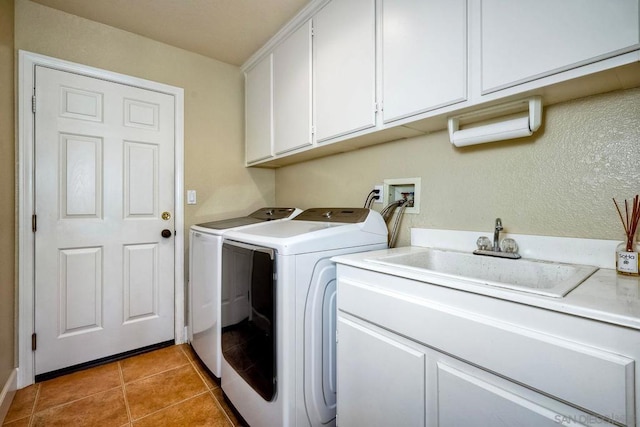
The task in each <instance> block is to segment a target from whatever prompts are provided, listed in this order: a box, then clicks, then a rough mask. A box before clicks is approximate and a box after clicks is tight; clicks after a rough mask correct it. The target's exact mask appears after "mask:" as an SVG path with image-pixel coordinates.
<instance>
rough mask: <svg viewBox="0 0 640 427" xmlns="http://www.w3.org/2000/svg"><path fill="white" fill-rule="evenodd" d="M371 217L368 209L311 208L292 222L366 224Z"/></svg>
mask: <svg viewBox="0 0 640 427" xmlns="http://www.w3.org/2000/svg"><path fill="white" fill-rule="evenodd" d="M368 215H369V209H366V208H311V209H307V210H306V211H303V212H302V213H301V214H300V215H298V216H297V217H295V218H293V219H292V221H320V222H344V223H358V222H364V220H365V219H367V216H368Z"/></svg>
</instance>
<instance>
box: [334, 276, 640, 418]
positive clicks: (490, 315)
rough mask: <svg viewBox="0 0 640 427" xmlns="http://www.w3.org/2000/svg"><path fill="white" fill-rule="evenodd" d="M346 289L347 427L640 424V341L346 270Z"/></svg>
mask: <svg viewBox="0 0 640 427" xmlns="http://www.w3.org/2000/svg"><path fill="white" fill-rule="evenodd" d="M337 278H338V321H337V325H338V326H337V328H338V344H337V381H338V393H337V396H338V402H337V408H338V423H339V425H340V426H343V427H344V426H358V425H367V426H385V425H411V426H419V425H425V426H464V425H473V426H495V425H518V426H536V427H537V426H546V425H548V426H556V425H565V424H566V425H569V424H570V425H598V426H601V425H624V426H635V425H637V424H636V412H637V410H638V408H637V406H638V403H637V399H636V396H637V395H638V385H637V384H638V380H637V378H636V375H637V374H636V369H635V361H636V360H639V359H640V346H638V342H639V340H638V336H639V335H640V333H639V332H638V331H634V330H630V329H628V328H622V327H617V326H614V325H608V324H603V323H600V322H596V321H593V320H588V319H582V318H576V317H574V316H568V315H564V314H562V313H557V312H550V311H548V310H542V309H537V308H535V307H531V306H524V305H521V304H515V303H511V302H508V301H504V300H497V299H493V298H489V297H485V296H482V295H477V294H471V293H467V292H462V291H457V290H454V289H449V288H445V287H441V286H435V285H430V284H426V283H421V282H416V281H413V280H408V279H403V278H399V277H395V276H389V275H385V274H381V273H374V272H371V271H367V270H361V269H357V268H353V267H349V266H345V265H340V264H338V276H337ZM572 423H573V424H572Z"/></svg>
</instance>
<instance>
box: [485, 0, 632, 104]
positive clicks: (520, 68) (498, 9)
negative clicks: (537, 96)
mask: <svg viewBox="0 0 640 427" xmlns="http://www.w3.org/2000/svg"><path fill="white" fill-rule="evenodd" d="M638 3H639V2H638V0H615V1H611V0H590V1H588V2H585V1H584V0H563V1H558V0H528V1H526V0H522V1H513V0H482V7H481V12H480V14H481V17H480V26H481V32H482V35H481V49H482V52H481V56H482V59H481V61H482V83H481V84H482V93H483V94H486V93H489V92H492V91H495V90H498V89H502V88H505V87H509V86H513V85H516V84H519V83H523V82H526V81H530V80H534V79H536V78H540V77H544V76H547V75H551V74H554V73H558V72H561V71H565V70H568V69H570V68H574V67H577V66H580V65H585V64H588V63H591V62H596V61H598V60H601V59H605V58H607V57H611V56H615V55H617V54H620V53H624V52H628V51H630V50H633V49H637V48H638V46H639V43H640V40H639V37H640V35H639V32H638V30H639V26H638V20H639V17H638Z"/></svg>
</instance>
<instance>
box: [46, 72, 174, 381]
mask: <svg viewBox="0 0 640 427" xmlns="http://www.w3.org/2000/svg"><path fill="white" fill-rule="evenodd" d="M35 99H36V101H35V110H36V113H35V141H36V142H35V213H36V216H37V222H36V223H37V231H36V233H35V333H36V336H37V349H36V352H35V373H36V375H39V374H43V373H47V372H51V371H55V370H58V369H61V368H65V367H69V366H73V365H77V364H80V363H84V362H88V361H92V360H96V359H100V358H103V357H107V356H111V355H115V354H118V353H122V352H126V351H129V350H133V349H137V348H140V347H144V346H148V345H152V344H156V343H159V342H163V341H167V340H172V339H173V338H174V268H175V266H174V262H175V261H174V251H175V248H174V238H173V234H174V228H175V227H174V218H173V212H174V203H175V202H174V196H175V193H174V173H175V172H174V154H175V153H174V152H175V147H174V146H175V140H174V135H175V134H174V126H175V123H174V120H175V119H174V117H175V116H174V108H175V105H174V98H173V96H170V95H167V94H163V93H158V92H154V91H150V90H145V89H140V88H135V87H131V86H127V85H123V84H119V83H113V82H109V81H105V80H100V79H96V78H92V77H86V76H81V75H78V74H73V73H68V72H63V71H59V70H54V69H50V68H46V67H41V66H37V67H36V90H35ZM163 231H164V232H163ZM169 233H170V234H169ZM163 235H164V236H163Z"/></svg>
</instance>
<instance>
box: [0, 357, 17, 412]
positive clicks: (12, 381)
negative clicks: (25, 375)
mask: <svg viewBox="0 0 640 427" xmlns="http://www.w3.org/2000/svg"><path fill="white" fill-rule="evenodd" d="M17 389H18V368H15V369H14V370H13V371H11V374H10V375H9V378H8V379H7V382H6V383H5V384H4V387H2V393H0V424H3V423H4V417H6V416H7V412H9V406H11V402H12V401H13V396H15V394H16V390H17Z"/></svg>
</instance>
